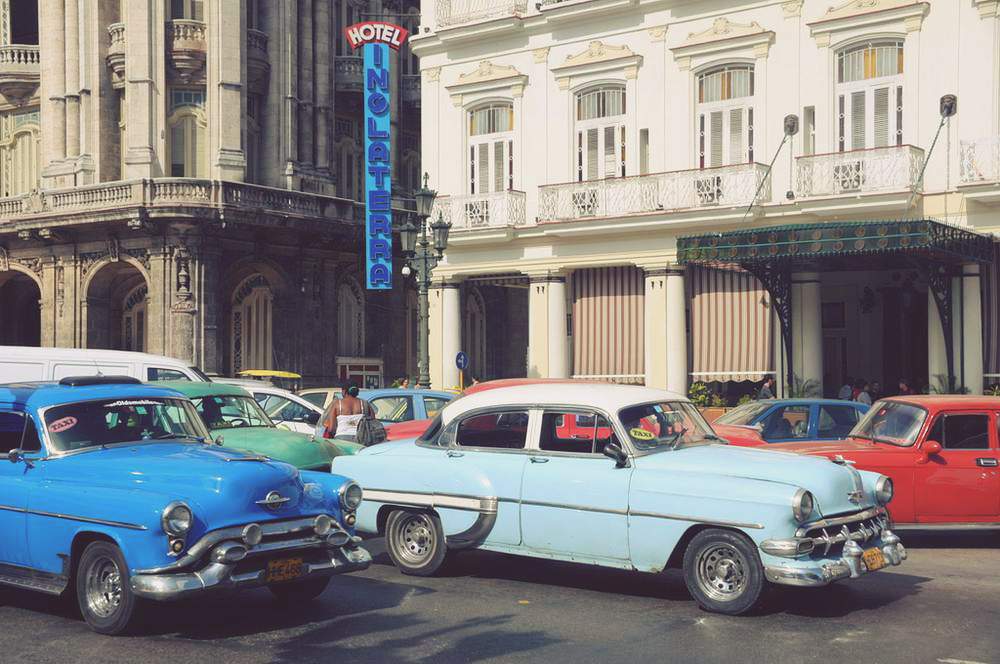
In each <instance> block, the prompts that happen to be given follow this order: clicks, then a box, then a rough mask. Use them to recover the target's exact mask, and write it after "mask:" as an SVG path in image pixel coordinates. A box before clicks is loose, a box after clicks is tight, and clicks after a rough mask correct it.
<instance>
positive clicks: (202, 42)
mask: <svg viewBox="0 0 1000 664" xmlns="http://www.w3.org/2000/svg"><path fill="white" fill-rule="evenodd" d="M167 47H168V48H169V49H170V51H169V56H170V57H169V59H170V66H171V68H172V69H173V71H174V72H175V73H176V74H177V77H178V78H179V79H180V81H181V82H182V83H201V82H203V81H204V78H205V61H206V59H207V54H208V39H207V28H206V27H205V23H204V22H202V21H192V20H188V19H174V20H173V21H168V22H167Z"/></svg>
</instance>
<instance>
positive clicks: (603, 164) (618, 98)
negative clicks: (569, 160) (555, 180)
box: [576, 85, 625, 182]
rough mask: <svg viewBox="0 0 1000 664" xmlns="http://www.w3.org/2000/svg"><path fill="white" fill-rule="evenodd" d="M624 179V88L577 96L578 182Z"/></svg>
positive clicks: (608, 88) (582, 93) (604, 89)
mask: <svg viewBox="0 0 1000 664" xmlns="http://www.w3.org/2000/svg"><path fill="white" fill-rule="evenodd" d="M615 177H625V87H624V86H620V85H615V86H604V87H600V88H597V89H593V90H587V91H585V92H581V93H579V94H577V95H576V179H577V181H579V182H583V181H585V180H600V179H602V178H615Z"/></svg>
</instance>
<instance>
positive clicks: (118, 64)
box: [105, 23, 125, 90]
mask: <svg viewBox="0 0 1000 664" xmlns="http://www.w3.org/2000/svg"><path fill="white" fill-rule="evenodd" d="M105 62H107V65H108V69H109V70H110V71H111V86H112V87H114V88H115V89H118V90H120V89H122V88H124V87H125V24H124V23H112V24H111V25H109V26H108V55H107V58H106V59H105Z"/></svg>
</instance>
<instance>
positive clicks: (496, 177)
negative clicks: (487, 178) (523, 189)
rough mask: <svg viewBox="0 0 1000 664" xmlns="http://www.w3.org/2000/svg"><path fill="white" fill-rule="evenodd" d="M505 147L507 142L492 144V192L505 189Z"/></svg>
mask: <svg viewBox="0 0 1000 664" xmlns="http://www.w3.org/2000/svg"><path fill="white" fill-rule="evenodd" d="M506 147H507V141H497V142H496V143H494V144H493V191H503V190H504V189H505V187H504V186H503V181H504V175H505V170H506V168H507V155H506V150H505V148H506Z"/></svg>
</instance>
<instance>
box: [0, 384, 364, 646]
mask: <svg viewBox="0 0 1000 664" xmlns="http://www.w3.org/2000/svg"><path fill="white" fill-rule="evenodd" d="M207 436H208V431H207V430H206V429H205V427H204V424H203V423H202V421H201V418H199V417H198V413H197V412H196V411H195V409H194V406H193V405H192V403H191V402H190V401H189V400H187V399H186V398H184V397H183V396H182V395H181V394H180V393H179V392H176V391H174V390H170V389H165V388H162V387H155V386H151V385H142V384H139V383H138V382H137V381H135V380H134V379H131V378H125V377H102V376H90V377H86V378H66V379H63V380H62V381H60V382H59V383H58V384H56V383H30V384H28V383H25V384H15V385H0V453H3V454H4V455H5V456H6V457H7V459H8V461H3V462H2V465H0V533H3V536H2V537H0V583H3V584H6V585H11V586H15V587H19V588H25V589H29V590H37V591H41V592H45V593H50V594H60V593H63V592H74V591H75V594H76V597H77V600H78V603H79V605H80V611H81V612H82V614H83V617H84V618H85V619H86V621H87V622H88V623H89V624H90V626H91V627H92V628H93V629H94V630H95V631H97V632H101V633H105V634H117V633H120V632H123V631H125V630H127V629H128V628H129V627H130V626H131V625H134V624H135V623H136V610H137V608H141V603H142V602H143V601H144V600H173V599H177V598H180V597H187V596H190V595H195V594H198V593H202V592H205V591H211V590H217V589H219V590H222V589H234V588H243V587H249V586H259V585H266V586H268V587H269V588H270V589H271V591H272V592H273V593H274V594H275V595H276V596H277V597H278V598H280V599H286V600H305V599H311V598H313V597H316V596H317V595H319V594H320V593H321V592H323V590H324V589H325V588H326V586H327V584H328V582H329V579H330V576H331V575H332V574H339V573H343V572H351V571H355V570H361V569H365V568H366V567H368V565H369V564H370V562H371V557H370V556H369V554H368V552H367V551H366V550H365V549H363V548H362V547H360V546H359V542H360V539H359V538H357V537H356V536H355V535H354V528H353V525H354V521H355V518H356V517H355V514H356V510H357V508H358V505H359V504H360V503H361V489H360V488H359V487H358V485H357V484H355V483H354V482H352V481H351V480H348V479H346V478H345V477H341V476H339V475H330V474H329V473H319V472H310V471H299V470H296V469H295V468H294V467H292V466H290V465H288V464H285V463H281V462H277V461H272V460H270V459H268V458H266V457H263V456H259V455H255V454H252V453H247V452H240V451H236V450H232V449H228V448H225V447H219V446H216V445H214V444H211V443H206V442H205V441H206V439H207Z"/></svg>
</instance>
